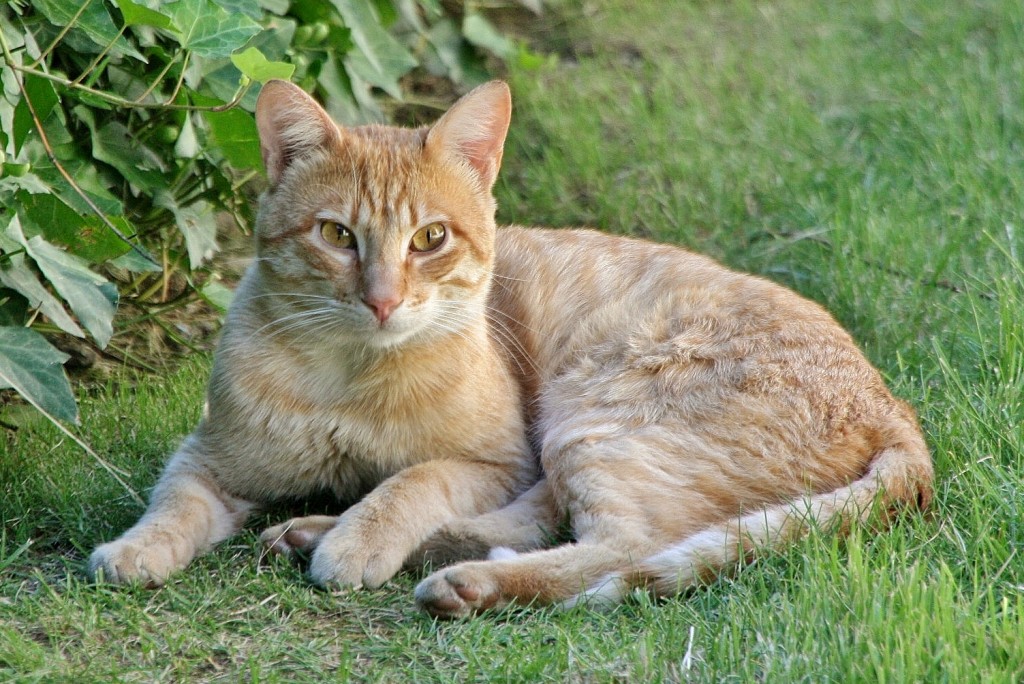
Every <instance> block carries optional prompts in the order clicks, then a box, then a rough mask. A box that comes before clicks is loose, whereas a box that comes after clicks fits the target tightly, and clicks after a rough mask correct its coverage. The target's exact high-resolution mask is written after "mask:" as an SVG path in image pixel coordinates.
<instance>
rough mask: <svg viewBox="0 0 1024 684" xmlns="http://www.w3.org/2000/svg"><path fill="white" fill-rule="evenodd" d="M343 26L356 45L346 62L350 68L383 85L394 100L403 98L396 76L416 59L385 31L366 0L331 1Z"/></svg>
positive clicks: (367, 79)
mask: <svg viewBox="0 0 1024 684" xmlns="http://www.w3.org/2000/svg"><path fill="white" fill-rule="evenodd" d="M331 4H333V5H334V7H335V8H336V9H337V10H338V13H339V14H340V15H341V18H342V19H343V20H344V22H345V26H346V27H348V29H349V30H350V31H351V32H352V41H353V42H354V43H355V44H356V47H358V48H359V50H357V51H353V52H350V53H349V54H348V55H347V56H346V58H345V62H346V64H347V65H348V66H349V68H350V69H351V70H352V71H354V72H355V73H356V74H358V75H359V76H360V77H361V78H363V79H364V80H366V81H367V82H369V83H370V84H371V85H374V86H377V87H378V88H382V89H383V90H384V91H385V92H387V93H388V95H391V96H392V97H394V98H395V99H397V100H400V99H402V89H401V88H400V87H399V85H398V79H399V78H400V77H402V76H403V75H405V74H406V73H407V72H408V71H409V70H410V69H412V68H413V67H414V66H416V65H417V63H418V62H417V61H416V58H415V57H413V56H412V55H411V54H409V52H408V51H407V50H406V49H405V48H404V47H402V45H401V44H400V43H399V42H398V41H397V40H395V39H394V38H393V37H392V36H391V35H390V34H389V33H388V32H387V31H385V30H384V29H383V28H381V25H380V21H379V20H378V18H377V16H376V15H375V14H374V11H373V8H372V7H371V5H370V4H369V3H368V2H366V0H331Z"/></svg>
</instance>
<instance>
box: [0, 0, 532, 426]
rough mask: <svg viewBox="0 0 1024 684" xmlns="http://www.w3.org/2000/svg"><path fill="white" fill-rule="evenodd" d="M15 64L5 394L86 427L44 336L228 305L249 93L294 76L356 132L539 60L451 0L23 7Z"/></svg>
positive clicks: (2, 252) (0, 216) (6, 88)
mask: <svg viewBox="0 0 1024 684" xmlns="http://www.w3.org/2000/svg"><path fill="white" fill-rule="evenodd" d="M520 1H521V2H523V4H525V5H527V6H530V7H531V8H533V9H539V6H537V4H536V3H537V0H529V1H524V0H520ZM0 52H2V70H0V84H2V92H0V388H13V389H14V390H16V391H17V392H18V393H19V394H20V395H21V396H23V397H24V398H25V399H26V400H28V401H29V402H30V403H31V404H32V405H33V406H35V407H36V408H38V409H40V410H41V411H43V412H44V413H46V414H47V415H48V416H50V417H52V418H53V419H56V420H62V421H69V422H73V423H75V422H77V421H78V413H77V407H76V404H75V400H74V398H73V395H72V392H71V388H70V385H69V382H68V379H67V376H66V374H65V373H64V370H63V367H62V364H63V363H64V361H65V360H66V359H67V358H68V357H67V355H66V354H64V353H63V352H61V351H59V350H58V349H57V348H55V347H54V346H52V345H51V344H50V342H49V341H47V335H52V334H66V335H71V336H74V337H80V338H87V339H89V340H91V342H92V343H93V344H95V345H96V346H97V347H99V348H104V347H107V346H108V345H112V343H111V340H112V339H113V338H114V337H115V324H114V315H115V311H116V310H117V307H118V303H119V300H120V301H121V302H122V303H123V302H125V301H128V300H130V302H131V304H132V306H133V307H135V308H136V309H138V310H141V312H142V317H149V316H159V314H160V312H162V311H165V310H166V309H167V308H168V307H173V306H175V305H176V304H178V303H180V302H181V301H185V300H187V299H189V298H194V297H196V296H199V297H203V298H206V299H207V300H208V301H210V302H211V303H212V304H214V305H216V306H219V307H222V308H223V307H224V306H226V305H227V302H228V301H229V299H230V292H229V291H228V290H227V289H226V288H224V287H222V286H220V285H219V284H218V283H217V281H216V280H215V279H211V278H209V277H207V276H208V275H209V269H210V266H209V264H210V259H211V257H212V256H213V255H214V253H215V252H216V251H217V248H218V243H217V236H218V232H217V230H218V221H220V222H221V223H223V222H224V220H225V217H228V218H230V219H231V220H232V221H233V222H234V223H235V224H236V225H237V226H238V227H239V228H240V229H241V230H243V231H245V230H247V229H248V226H249V223H250V221H251V219H252V216H251V209H250V208H249V206H250V202H249V196H251V194H252V191H251V190H250V186H251V185H252V184H253V182H254V181H256V182H258V180H259V178H260V176H261V163H260V158H259V144H258V140H257V132H256V125H255V121H254V119H253V115H252V111H253V107H254V105H255V99H256V94H257V91H258V88H256V87H254V86H256V85H257V84H258V83H261V82H265V81H267V80H269V79H272V78H284V79H292V80H294V81H296V82H297V83H299V84H301V85H302V86H303V87H304V88H306V89H307V90H309V91H311V92H314V93H315V94H316V95H317V96H318V97H319V98H320V99H321V100H323V101H324V102H325V103H326V105H327V107H328V109H329V110H330V111H331V113H332V114H333V115H334V116H335V117H336V118H338V119H339V120H341V121H343V122H345V123H348V124H358V123H364V122H368V121H379V120H382V119H384V118H386V112H385V110H384V108H383V107H382V105H381V101H382V99H384V100H387V101H402V100H403V99H406V98H407V97H408V96H407V93H406V92H405V90H404V87H403V85H404V84H405V83H406V81H407V79H408V77H409V75H410V72H413V71H414V70H418V72H419V73H421V74H430V75H432V76H433V77H442V78H444V79H447V80H449V81H451V82H453V83H455V84H456V86H459V87H463V88H465V87H469V86H471V85H474V84H475V83H476V82H478V81H481V80H483V79H484V78H486V77H487V74H486V71H485V69H484V59H485V58H487V57H488V56H491V57H494V56H496V57H498V58H501V59H508V58H511V57H516V56H517V55H519V56H522V55H525V54H526V53H524V52H523V51H522V48H520V47H518V46H516V45H515V44H514V43H512V42H511V41H509V40H508V39H507V38H505V37H504V36H503V35H502V34H500V33H499V32H498V31H497V30H496V29H495V28H494V26H492V25H491V24H490V23H489V22H488V21H487V19H486V18H485V17H484V16H483V14H481V13H480V12H479V11H478V10H477V9H476V6H475V5H474V4H472V3H469V2H467V3H466V4H465V5H463V6H462V7H461V8H458V12H457V13H451V12H446V10H445V9H444V6H442V5H441V3H440V1H439V0H330V1H329V2H322V1H320V0H216V1H214V0H170V1H164V0H83V1H82V2H80V3H71V2H67V0H11V1H10V2H8V3H7V4H6V5H5V6H4V7H0ZM174 274H177V275H179V276H183V277H184V279H185V280H186V281H187V282H188V283H189V284H190V285H192V286H193V287H188V288H185V289H184V290H183V291H182V292H180V293H171V292H170V291H169V288H168V286H167V285H168V282H169V279H170V276H171V275H174ZM112 346H113V345H112Z"/></svg>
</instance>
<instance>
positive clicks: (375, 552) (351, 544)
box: [309, 524, 406, 589]
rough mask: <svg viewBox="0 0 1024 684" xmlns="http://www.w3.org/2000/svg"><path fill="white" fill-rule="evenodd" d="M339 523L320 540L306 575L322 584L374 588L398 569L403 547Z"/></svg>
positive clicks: (403, 556)
mask: <svg viewBox="0 0 1024 684" xmlns="http://www.w3.org/2000/svg"><path fill="white" fill-rule="evenodd" d="M351 527H352V526H347V525H345V524H339V525H338V526H336V527H334V528H333V529H331V530H330V531H329V532H327V533H326V534H325V535H323V537H321V539H320V543H319V544H318V545H317V547H316V550H315V551H313V556H312V558H311V559H310V562H309V576H310V579H312V580H313V581H314V582H315V583H316V584H318V585H320V586H322V587H339V588H353V589H357V588H359V587H366V588H367V589H376V588H377V587H379V586H380V585H382V584H384V583H385V582H386V581H388V580H389V579H391V578H392V577H394V576H395V574H396V573H397V572H398V571H399V570H400V569H401V568H402V561H404V560H405V556H406V553H405V550H404V549H402V548H399V547H398V546H397V545H395V544H394V543H391V544H389V543H388V540H383V539H373V538H371V537H369V536H368V535H364V534H359V532H358V531H357V530H352V529H351Z"/></svg>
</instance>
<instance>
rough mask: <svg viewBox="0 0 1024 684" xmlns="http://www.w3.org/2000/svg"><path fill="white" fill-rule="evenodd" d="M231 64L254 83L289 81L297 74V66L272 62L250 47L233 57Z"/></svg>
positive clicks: (234, 54)
mask: <svg viewBox="0 0 1024 684" xmlns="http://www.w3.org/2000/svg"><path fill="white" fill-rule="evenodd" d="M231 62H232V64H234V65H235V66H236V67H238V70H239V71H241V72H242V74H244V75H245V76H247V77H249V78H250V79H252V80H253V81H257V82H259V83H266V82H267V81H269V80H270V79H272V78H280V79H284V80H288V79H290V78H291V77H292V74H293V73H295V65H294V64H288V63H286V62H271V61H270V60H268V59H267V58H266V57H265V56H264V55H263V53H262V52H260V51H259V50H258V49H257V48H254V47H250V48H247V49H246V50H244V51H243V52H236V53H233V54H232V55H231Z"/></svg>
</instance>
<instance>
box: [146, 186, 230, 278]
mask: <svg viewBox="0 0 1024 684" xmlns="http://www.w3.org/2000/svg"><path fill="white" fill-rule="evenodd" d="M153 203H154V204H156V205H157V206H159V207H163V208H164V209H167V210H168V211H169V212H171V213H172V214H174V219H175V223H177V225H178V229H179V230H180V231H181V233H182V235H184V236H185V248H186V249H187V250H188V260H189V264H190V265H191V267H192V268H193V269H196V268H199V267H200V266H202V264H203V262H204V261H206V260H208V259H210V258H211V257H213V255H214V253H216V252H217V250H218V249H219V247H217V222H216V220H215V216H214V210H213V207H212V206H211V205H209V204H207V203H206V202H203V201H199V202H195V203H194V204H191V205H189V206H187V207H181V206H179V205H178V203H177V202H176V201H175V200H174V198H173V197H171V196H170V194H168V193H166V192H163V193H159V194H158V195H157V196H156V197H154V198H153Z"/></svg>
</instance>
